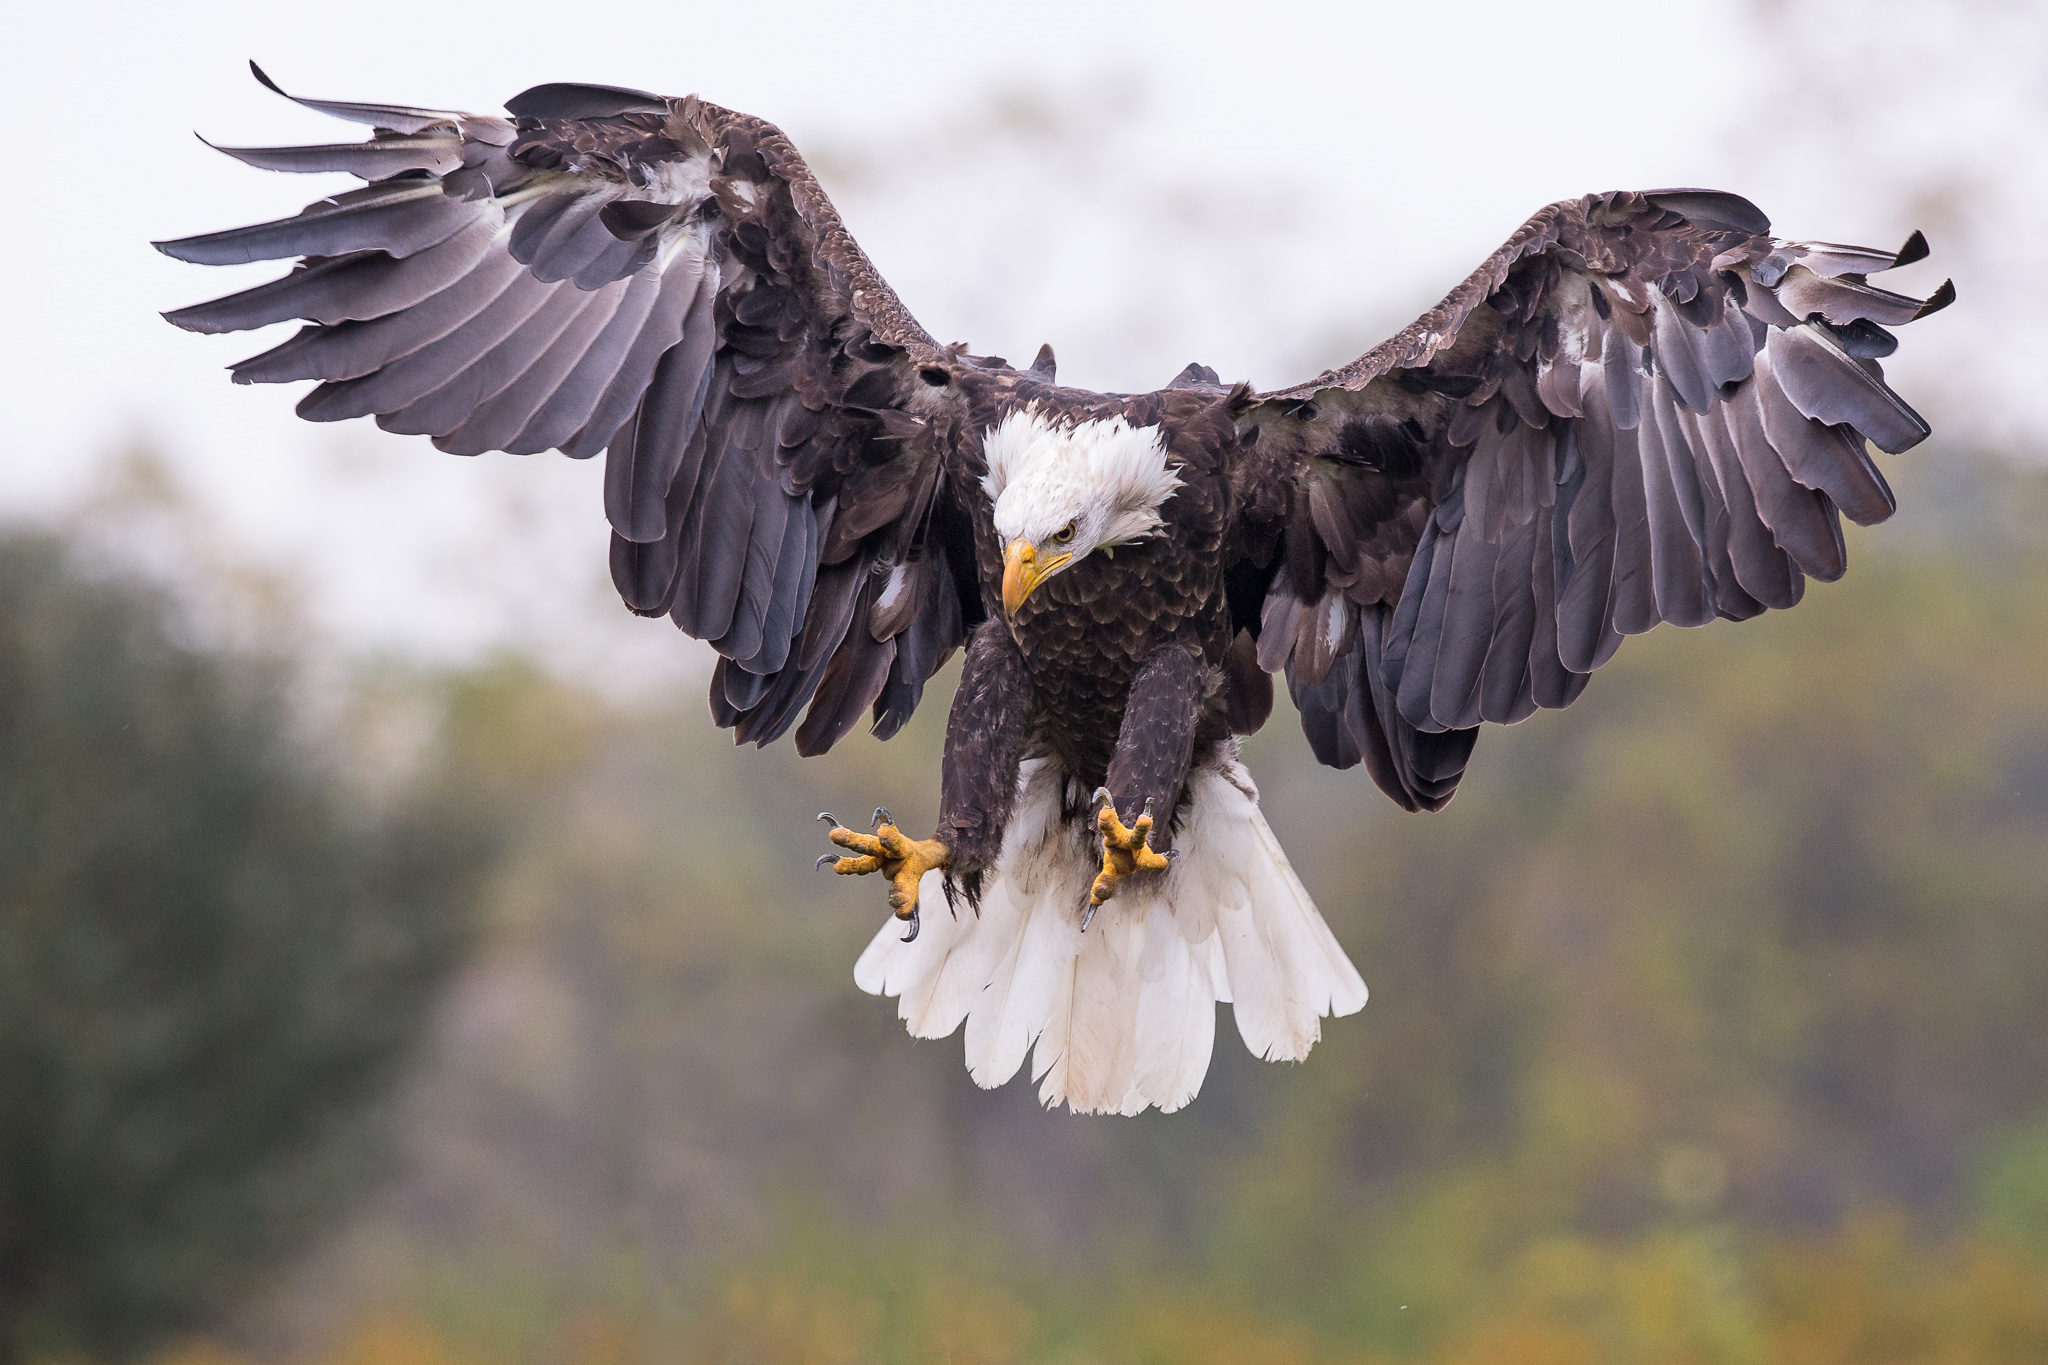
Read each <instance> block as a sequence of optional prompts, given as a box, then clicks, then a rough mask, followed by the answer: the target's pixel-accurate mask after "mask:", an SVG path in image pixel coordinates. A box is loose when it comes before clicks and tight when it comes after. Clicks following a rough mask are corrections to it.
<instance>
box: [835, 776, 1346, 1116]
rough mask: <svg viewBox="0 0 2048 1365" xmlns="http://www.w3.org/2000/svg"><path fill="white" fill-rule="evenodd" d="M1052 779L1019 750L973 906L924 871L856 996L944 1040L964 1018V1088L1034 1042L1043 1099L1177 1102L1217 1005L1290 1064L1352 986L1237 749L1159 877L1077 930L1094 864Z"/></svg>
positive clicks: (1012, 1066)
mask: <svg viewBox="0 0 2048 1365" xmlns="http://www.w3.org/2000/svg"><path fill="white" fill-rule="evenodd" d="M1065 783H1066V779H1065V776H1064V774H1063V773H1062V772H1061V771H1060V769H1058V768H1057V767H1056V766H1055V765H1053V764H1052V763H1051V762H1049V761H1047V760H1044V759H1032V760H1030V761H1028V762H1026V763H1025V765H1024V767H1023V770H1022V772H1021V773H1020V774H1019V777H1018V800H1017V811H1016V814H1015V815H1014V816H1013V817H1012V818H1011V821H1010V826H1009V828H1008V830H1007V831H1006V832H1005V837H1004V841H1003V851H1002V856H1001V857H1000V858H999V859H998V860H997V862H996V865H995V867H994V868H993V869H992V870H991V871H990V873H989V875H988V877H987V879H986V881H985V883H984V888H983V894H982V899H981V911H980V914H979V915H976V914H975V913H974V912H972V911H970V910H968V909H967V908H966V907H965V906H964V905H963V906H961V907H960V909H959V911H958V913H948V911H947V907H946V899H945V893H944V889H943V886H942V885H941V881H940V878H939V875H938V874H937V873H932V874H929V875H928V876H927V877H926V878H925V881H924V884H923V886H922V887H920V888H919V895H920V898H921V901H922V903H923V905H924V928H923V931H922V932H921V933H920V934H919V935H918V938H917V940H916V941H915V942H912V943H904V942H902V938H901V936H902V925H901V922H900V921H897V920H894V919H891V920H890V921H889V922H888V923H887V924H885V925H883V926H882V929H881V931H880V932H879V933H877V934H876V935H875V938H874V941H873V942H872V943H870V944H869V945H868V947H867V950H866V951H865V952H863V953H862V954H861V956H860V961H859V962H857V963H856V964H855V965H854V969H853V979H854V982H855V983H856V984H857V985H858V986H859V987H860V988H861V989H862V990H864V991H868V992H870V993H872V994H876V995H893V996H897V997H898V998H899V1006H898V1010H897V1013H898V1014H899V1016H900V1017H901V1018H902V1019H903V1022H904V1025H905V1026H906V1027H907V1028H908V1029H909V1031H910V1033H911V1034H912V1036H914V1037H918V1038H943V1037H946V1036H947V1035H949V1034H951V1033H952V1032H953V1031H954V1030H955V1029H957V1028H959V1027H960V1025H961V1023H962V1021H963V1020H964V1021H965V1022H966V1025H967V1069H968V1072H969V1073H970V1074H971V1075H972V1076H973V1078H974V1081H975V1083H976V1084H978V1085H982V1086H989V1087H993V1086H998V1085H1002V1084H1004V1083H1005V1082H1007V1081H1009V1080H1010V1079H1011V1078H1012V1077H1013V1076H1015V1075H1016V1074H1017V1071H1018V1068H1020V1067H1021V1066H1022V1065H1023V1064H1024V1056H1025V1053H1026V1052H1027V1051H1032V1052H1033V1062H1032V1068H1031V1075H1032V1079H1033V1080H1036V1081H1038V1082H1039V1092H1038V1097H1039V1100H1040V1101H1041V1102H1042V1103H1044V1104H1046V1105H1047V1106H1052V1105H1057V1104H1061V1103H1064V1104H1066V1105H1067V1106H1068V1107H1069V1108H1070V1109H1072V1110H1074V1111H1075V1112H1076V1113H1084V1114H1085V1113H1120V1114H1136V1113H1139V1112H1141V1111H1142V1110H1144V1109H1146V1108H1148V1107H1150V1106H1154V1105H1156V1106H1158V1107H1159V1108H1160V1109H1162V1110H1166V1111H1168V1112H1171V1111H1173V1110H1175V1109H1178V1108H1180V1107H1181V1106H1182V1105H1184V1104H1186V1103H1187V1102H1188V1101H1189V1100H1191V1099H1193V1098H1194V1097H1195V1094H1196V1092H1197V1091H1199V1090H1200V1089H1201V1086H1202V1078H1203V1077H1204V1076H1205V1075H1207V1074H1208V1070H1209V1057H1210V1053H1211V1051H1212V1049H1213V1047H1214V1044H1215V1040H1216V1005H1217V1003H1218V1002H1219V1001H1220V1002H1223V1003H1226V1004H1230V1005H1231V1006H1232V1008H1233V1010H1234V1011H1235V1012H1236V1015H1237V1029H1238V1032H1239V1034H1241V1035H1242V1036H1243V1038H1244V1041H1245V1046H1247V1047H1249V1048H1250V1049H1251V1050H1252V1053H1253V1054H1254V1055H1255V1056H1259V1057H1263V1058H1266V1059H1268V1060H1272V1061H1282V1060H1285V1061H1299V1060H1301V1059H1302V1058H1303V1057H1306V1056H1307V1055H1308V1052H1309V1049H1310V1048H1311V1047H1312V1046H1314V1044H1315V1042H1316V1040H1317V1039H1318V1038H1319V1037H1320V1036H1321V1034H1322V1024H1321V1019H1322V1016H1324V1015H1326V1014H1328V1015H1343V1014H1350V1013H1352V1012H1354V1011H1356V1010H1358V1009H1360V1008H1362V1007H1363V1006H1364V1004H1365V983H1364V982H1363V981H1362V980H1360V979H1359V976H1358V972H1357V969H1356V968H1354V967H1353V966H1352V965H1351V961H1350V959H1348V958H1347V957H1345V956H1344V950H1343V949H1342V948H1341V947H1339V946H1338V943H1337V939H1336V936H1335V935H1333V934H1332V933H1331V932H1330V927H1329V926H1328V925H1327V924H1325V923H1324V922H1323V917H1322V916H1321V915H1320V914H1318V913H1317V911H1316V908H1315V904H1314V902H1312V901H1311V900H1310V899H1309V897H1308V892H1307V891H1306V890H1305V889H1304V888H1303V886H1302V884H1301V880H1300V878H1298V877H1296V876H1295V875H1294V869H1293V868H1292V867H1290V866H1288V863H1287V856H1286V854H1284V853H1283V852H1281V849H1280V844H1279V841H1278V840H1276V839H1275V838H1274V837H1273V831H1272V830H1271V829H1270V828H1268V827H1267V825H1266V820H1265V817H1264V816H1263V815H1261V814H1260V813H1259V803H1258V796H1259V794H1258V789H1257V788H1255V787H1254V786H1253V785H1252V782H1251V778H1250V777H1249V776H1248V775H1247V774H1246V773H1245V770H1244V768H1243V766H1242V765H1240V764H1239V763H1238V762H1237V761H1236V759H1235V758H1234V757H1226V758H1225V759H1223V760H1222V761H1221V762H1219V763H1217V764H1214V765H1211V766H1205V767H1203V768H1201V769H1200V770H1198V771H1196V772H1195V773H1192V774H1190V776H1189V802H1188V811H1187V818H1186V820H1185V821H1184V823H1183V825H1182V829H1181V832H1180V834H1179V836H1178V837H1177V838H1176V839H1175V841H1174V842H1175V844H1176V846H1177V847H1178V848H1179V849H1180V850H1181V857H1180V860H1179V861H1178V862H1177V863H1175V864H1174V866H1173V868H1172V870H1170V871H1168V872H1166V873H1164V874H1162V875H1161V876H1159V877H1156V878H1150V877H1141V878H1139V879H1137V880H1134V881H1131V882H1129V883H1126V884H1125V886H1124V887H1123V888H1122V890H1121V891H1120V893H1119V894H1118V895H1117V896H1116V898H1115V899H1113V900H1111V901H1110V902H1109V903H1108V904H1107V905H1105V906H1104V907H1103V908H1102V910H1101V911H1100V913H1098V914H1097V915H1096V917H1095V920H1094V922H1093V923H1092V924H1090V925H1089V927H1088V930H1087V932H1086V933H1083V932H1082V931H1081V912H1082V907H1083V905H1084V904H1085V903H1086V900H1087V895H1088V884H1089V882H1090V880H1091V879H1092V878H1093V877H1094V875H1095V870H1096V860H1095V854H1094V853H1093V851H1092V849H1091V840H1090V838H1089V836H1088V833H1087V831H1086V830H1085V829H1084V828H1082V827H1081V826H1080V825H1078V824H1069V823H1063V822H1062V821H1061V819H1060V810H1061V797H1062V794H1063V788H1064V786H1065ZM1034 1042H1035V1043H1036V1045H1037V1046H1036V1050H1035V1051H1033V1044H1034Z"/></svg>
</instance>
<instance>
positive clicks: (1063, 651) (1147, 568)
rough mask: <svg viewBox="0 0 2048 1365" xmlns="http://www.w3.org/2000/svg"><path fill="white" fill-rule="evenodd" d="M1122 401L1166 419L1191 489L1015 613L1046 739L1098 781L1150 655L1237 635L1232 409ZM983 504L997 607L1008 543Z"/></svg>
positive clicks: (1142, 418)
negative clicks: (1226, 575)
mask: <svg viewBox="0 0 2048 1365" xmlns="http://www.w3.org/2000/svg"><path fill="white" fill-rule="evenodd" d="M1163 400H1164V401H1163ZM1098 401H1100V400H1098ZM1113 401H1114V402H1115V403H1116V412H1115V414H1114V415H1116V416H1122V417H1125V419H1126V420H1127V421H1129V422H1130V423H1131V424H1132V425H1133V426H1146V427H1157V428H1158V432H1159V437H1160V439H1161V441H1162V443H1163V444H1164V447H1165V449H1166V452H1167V458H1168V461H1169V463H1170V465H1171V467H1172V469H1173V471H1174V473H1175V474H1176V475H1177V476H1178V479H1179V486H1178V487H1177V488H1175V490H1174V492H1173V494H1172V496H1171V497H1170V498H1168V499H1167V500H1166V501H1165V502H1164V503H1162V504H1161V505H1160V509H1159V510H1160V516H1161V519H1162V522H1163V524H1162V525H1161V526H1160V527H1159V529H1158V530H1157V531H1156V532H1154V533H1153V534H1151V535H1148V536H1146V537H1145V538H1143V539H1141V540H1137V541H1133V542H1129V543H1125V544H1120V545H1116V546H1113V547H1106V548H1103V549H1098V550H1096V551H1095V552H1093V553H1091V554H1089V555H1087V556H1086V557H1085V558H1082V559H1080V560H1078V561H1077V562H1076V563H1075V564H1074V565H1073V567H1071V568H1069V569H1068V570H1066V571H1065V572H1062V573H1059V574H1056V575H1054V576H1052V577H1050V578H1048V579H1047V580H1045V582H1044V583H1043V584H1042V585H1041V586H1040V587H1039V588H1038V589H1037V591H1035V592H1033V593H1032V594H1031V596H1030V597H1029V598H1027V599H1026V600H1025V601H1024V603H1023V604H1022V606H1021V607H1020V608H1019V610H1018V611H1017V613H1016V615H1015V616H1014V617H1011V618H1007V624H1008V627H1009V630H1010V632H1011V634H1012V637H1013V638H1014V639H1015V640H1016V641H1017V645H1018V648H1019V650H1020V652H1021V653H1022V654H1023V657H1024V660H1025V664H1026V667H1027V668H1028V670H1029V672H1030V675H1031V680H1032V688H1033V693H1034V702H1035V709H1036V711H1037V713H1038V718H1039V724H1040V729H1041V732H1042V734H1043V737H1044V738H1045V739H1046V741H1047V742H1048V743H1049V744H1050V745H1051V746H1052V747H1053V748H1054V749H1055V750H1057V751H1059V753H1060V755H1061V757H1062V759H1063V760H1065V761H1066V763H1067V764H1068V766H1069V767H1070V769H1072V770H1074V771H1076V772H1077V773H1078V774H1080V775H1083V776H1084V777H1086V778H1087V780H1089V781H1094V780H1098V778H1099V776H1100V774H1101V773H1102V772H1103V771H1105V770H1106V769H1107V767H1108V763H1109V759H1110V756H1111V755H1112V754H1113V753H1114V751H1115V748H1116V739H1117V733H1118V730H1119V728H1120V727H1121V724H1122V720H1123V712H1124V703H1125V700H1126V698H1127V696H1128V694H1129V690H1130V684H1131V679H1132V677H1133V676H1134V675H1135V673H1136V672H1137V669H1138V666H1139V665H1140V664H1141V663H1142V662H1143V661H1144V659H1145V657H1146V656H1147V655H1148V654H1150V653H1151V652H1152V651H1153V650H1154V649H1156V648H1158V647H1159V646H1160V645H1162V644H1166V643H1169V642H1172V641H1183V642H1185V643H1186V644H1187V645H1188V646H1189V647H1191V648H1194V649H1196V650H1198V651H1200V652H1201V653H1202V654H1203V656H1204V657H1205V658H1207V659H1208V660H1209V662H1211V663H1212V664H1213V663H1216V662H1218V661H1220V660H1221V658H1222V655H1223V651H1224V650H1225V648H1226V647H1227V646H1228V644H1229V632H1228V625H1227V620H1228V618H1227V612H1226V608H1225V603H1224V597H1223V544H1224V539H1225V536H1226V534H1227V532H1228V521H1229V515H1230V499H1229V488H1228V484H1227V481H1226V479H1225V477H1224V472H1223V471H1224V461H1223V457H1224V454H1225V450H1224V449H1223V448H1222V446H1221V442H1223V441H1234V440H1235V438H1236V434H1235V428H1234V427H1233V426H1232V425H1231V424H1230V422H1229V420H1228V417H1227V416H1223V417H1221V418H1220V420H1219V419H1218V418H1217V417H1216V415H1215V412H1216V408H1217V405H1216V404H1215V403H1214V401H1213V400H1211V399H1209V398H1208V397H1207V396H1206V395H1201V396H1197V395H1192V394H1179V393H1162V394H1148V395H1143V396H1141V397H1139V398H1135V399H1131V400H1113ZM1091 419H1092V414H1091V415H1090V416H1083V417H1081V419H1080V420H1082V421H1087V420H1091ZM1146 419H1149V420H1146ZM977 501H978V502H979V503H980V510H979V512H978V515H977V520H978V522H979V525H978V527H977V530H978V534H977V536H976V542H977V559H978V562H979V569H980V575H981V581H982V591H983V596H984V598H985V599H986V600H987V601H989V602H990V603H991V604H994V603H996V602H997V601H998V599H999V589H1000V583H1001V579H1002V574H1003V562H1002V551H1003V541H1002V537H1001V535H1000V534H999V533H998V531H997V530H996V528H995V525H994V522H993V517H992V509H991V507H990V505H989V503H988V502H987V501H986V500H977Z"/></svg>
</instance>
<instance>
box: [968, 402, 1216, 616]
mask: <svg viewBox="0 0 2048 1365" xmlns="http://www.w3.org/2000/svg"><path fill="white" fill-rule="evenodd" d="M982 452H983V454H984V455H985V456H986V458H987V460H988V475H987V477H986V478H984V479H983V480H982V481H981V486H982V488H983V490H984V491H986V492H987V494H988V498H989V502H990V504H991V505H992V506H993V508H994V509H995V525H996V534H997V535H998V536H1000V537H1002V541H1003V546H1004V549H1003V610H1005V611H1006V612H1008V613H1010V614H1011V615H1013V616H1014V615H1015V614H1016V612H1017V608H1018V607H1020V606H1022V605H1023V604H1024V599H1025V598H1027V597H1029V596H1030V595H1031V592H1032V590H1033V589H1034V588H1036V587H1037V586H1038V585H1039V584H1040V583H1043V582H1044V581H1045V580H1046V579H1048V578H1051V577H1052V576H1053V575H1054V574H1056V573H1059V572H1061V571H1062V570H1064V569H1068V568H1071V567H1073V566H1074V565H1075V564H1077V563H1079V562H1080V561H1081V560H1083V559H1085V558H1087V557H1088V556H1089V555H1091V554H1093V553H1094V552H1095V551H1097V550H1101V551H1102V552H1103V553H1105V554H1110V553H1114V551H1115V548H1116V547H1117V546H1119V545H1128V544H1130V543H1131V542H1132V541H1137V540H1143V539H1145V538H1146V537H1147V536H1151V535H1155V534H1157V533H1158V531H1159V529H1160V528H1161V527H1162V526H1164V525H1165V524H1166V519H1165V517H1164V516H1163V515H1162V514H1161V512H1160V508H1161V507H1163V506H1164V505H1165V503H1166V500H1167V499H1168V498H1170V497H1172V496H1173V490H1174V489H1176V488H1179V487H1180V484H1181V481H1180V476H1179V474H1177V473H1176V472H1175V470H1174V468H1173V466H1171V465H1170V464H1168V463H1167V458H1166V442H1165V440H1164V438H1163V436H1162V435H1161V433H1160V430H1159V428H1158V427H1134V426H1132V425H1131V424H1130V423H1128V422H1126V421H1125V420H1124V419H1123V418H1122V417H1111V418H1107V419H1101V420H1093V421H1086V422H1078V423H1074V424H1071V425H1069V424H1064V423H1062V422H1060V421H1058V420H1057V419H1056V418H1054V417H1051V416H1048V415H1047V414H1045V413H1044V412H1041V411H1040V410H1039V408H1038V405H1037V404H1031V405H1029V406H1026V407H1023V408H1020V409H1018V410H1017V411H1015V412H1012V413H1010V414H1009V415H1008V416H1007V417H1005V418H1003V420H1002V421H1001V422H999V423H997V424H996V425H995V426H993V427H990V428H989V430H988V434H987V435H986V436H985V437H984V438H983V440H982Z"/></svg>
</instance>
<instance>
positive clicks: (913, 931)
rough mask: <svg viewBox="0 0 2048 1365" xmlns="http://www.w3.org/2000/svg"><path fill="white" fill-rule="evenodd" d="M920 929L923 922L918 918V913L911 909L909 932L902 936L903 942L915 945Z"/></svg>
mask: <svg viewBox="0 0 2048 1365" xmlns="http://www.w3.org/2000/svg"><path fill="white" fill-rule="evenodd" d="M922 927H923V921H921V920H920V919H919V918H918V912H917V911H916V910H915V909H912V910H911V912H910V932H909V933H907V934H905V935H904V936H903V941H904V942H905V943H915V942H916V941H917V931H918V930H919V929H920V928H922Z"/></svg>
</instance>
